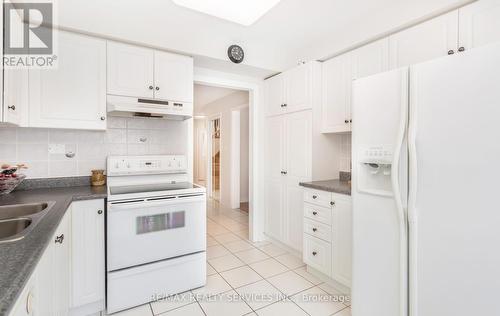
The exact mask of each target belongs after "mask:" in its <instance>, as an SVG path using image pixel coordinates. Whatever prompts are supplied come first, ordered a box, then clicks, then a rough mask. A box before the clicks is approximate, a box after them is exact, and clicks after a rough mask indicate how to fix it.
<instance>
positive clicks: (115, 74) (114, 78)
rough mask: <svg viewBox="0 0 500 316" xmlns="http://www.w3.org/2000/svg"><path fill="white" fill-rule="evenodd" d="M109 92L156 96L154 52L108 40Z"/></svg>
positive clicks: (140, 96)
mask: <svg viewBox="0 0 500 316" xmlns="http://www.w3.org/2000/svg"><path fill="white" fill-rule="evenodd" d="M107 45H108V57H107V61H108V94H114V95H126V96H134V97H138V98H153V97H154V90H153V89H154V75H153V73H154V52H153V51H152V50H151V49H147V48H142V47H137V46H132V45H126V44H118V43H113V42H108V43H107Z"/></svg>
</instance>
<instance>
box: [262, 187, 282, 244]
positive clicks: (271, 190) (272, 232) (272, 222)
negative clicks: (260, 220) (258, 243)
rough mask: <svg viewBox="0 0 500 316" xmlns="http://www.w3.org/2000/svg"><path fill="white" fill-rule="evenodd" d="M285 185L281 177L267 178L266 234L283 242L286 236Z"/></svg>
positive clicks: (265, 197)
mask: <svg viewBox="0 0 500 316" xmlns="http://www.w3.org/2000/svg"><path fill="white" fill-rule="evenodd" d="M283 190H284V186H283V181H282V180H281V179H277V180H276V179H268V180H265V195H264V201H265V210H266V234H267V235H269V236H270V237H272V238H275V239H277V240H279V241H281V242H285V238H284V229H283V226H284V219H285V214H284V205H283V201H284V192H283Z"/></svg>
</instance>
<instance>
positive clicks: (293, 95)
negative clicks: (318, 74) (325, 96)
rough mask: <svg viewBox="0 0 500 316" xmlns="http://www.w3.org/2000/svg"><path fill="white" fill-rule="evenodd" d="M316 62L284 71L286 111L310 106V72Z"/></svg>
mask: <svg viewBox="0 0 500 316" xmlns="http://www.w3.org/2000/svg"><path fill="white" fill-rule="evenodd" d="M315 64H316V63H315V62H313V63H309V64H301V65H299V66H297V67H295V68H292V69H290V70H289V71H287V72H285V104H284V105H285V107H284V108H285V109H286V111H288V112H294V111H300V110H305V109H310V108H311V107H312V100H311V92H312V88H311V85H312V82H311V80H312V78H311V77H312V72H313V71H314V69H313V67H314V65H315Z"/></svg>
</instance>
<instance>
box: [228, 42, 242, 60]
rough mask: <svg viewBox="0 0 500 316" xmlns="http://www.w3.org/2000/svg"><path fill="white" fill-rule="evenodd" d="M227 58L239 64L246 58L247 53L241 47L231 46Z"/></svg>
mask: <svg viewBox="0 0 500 316" xmlns="http://www.w3.org/2000/svg"><path fill="white" fill-rule="evenodd" d="M227 56H228V57H229V59H230V60H231V61H232V62H233V63H235V64H239V63H241V62H242V61H243V59H244V58H245V53H244V52H243V48H241V47H240V46H238V45H231V46H229V48H228V49H227Z"/></svg>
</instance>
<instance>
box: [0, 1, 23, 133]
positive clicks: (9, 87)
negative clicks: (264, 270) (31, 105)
mask: <svg viewBox="0 0 500 316" xmlns="http://www.w3.org/2000/svg"><path fill="white" fill-rule="evenodd" d="M0 5H1V6H3V3H2V4H0ZM11 18H13V19H17V20H18V21H17V22H16V23H22V22H21V18H20V17H19V15H17V14H13V15H11ZM0 25H3V15H2V16H1V17H0ZM2 37H3V34H0V43H3V40H2ZM0 56H3V45H0ZM0 67H1V68H0V70H3V76H1V75H0V90H2V98H1V104H2V105H1V106H0V123H6V124H9V125H18V126H23V125H26V123H27V115H26V114H27V110H28V109H27V107H28V71H27V70H25V69H10V68H7V69H3V63H2V64H1V65H0ZM2 82H3V83H2ZM2 87H3V89H2Z"/></svg>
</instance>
